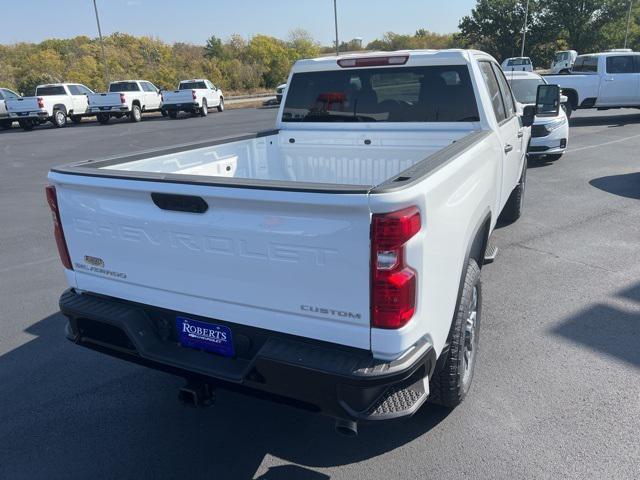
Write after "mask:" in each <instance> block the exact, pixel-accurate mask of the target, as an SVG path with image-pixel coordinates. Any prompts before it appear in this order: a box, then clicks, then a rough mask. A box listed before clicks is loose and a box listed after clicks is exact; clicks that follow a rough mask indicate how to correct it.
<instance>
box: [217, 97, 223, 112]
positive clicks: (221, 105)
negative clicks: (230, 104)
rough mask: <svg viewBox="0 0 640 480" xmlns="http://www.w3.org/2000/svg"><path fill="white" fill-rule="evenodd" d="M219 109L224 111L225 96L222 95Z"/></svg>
mask: <svg viewBox="0 0 640 480" xmlns="http://www.w3.org/2000/svg"><path fill="white" fill-rule="evenodd" d="M218 111H219V112H224V98H223V97H220V103H219V104H218Z"/></svg>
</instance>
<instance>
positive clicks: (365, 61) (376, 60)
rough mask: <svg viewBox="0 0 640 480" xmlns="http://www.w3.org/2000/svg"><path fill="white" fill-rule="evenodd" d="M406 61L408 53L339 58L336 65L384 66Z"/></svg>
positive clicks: (350, 66) (402, 63) (347, 66)
mask: <svg viewBox="0 0 640 480" xmlns="http://www.w3.org/2000/svg"><path fill="white" fill-rule="evenodd" d="M408 61H409V55H393V56H389V57H360V58H341V59H340V60H338V65H339V66H341V67H342V68H354V67H384V66H389V65H404V64H405V63H407V62H408Z"/></svg>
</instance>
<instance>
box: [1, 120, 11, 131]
mask: <svg viewBox="0 0 640 480" xmlns="http://www.w3.org/2000/svg"><path fill="white" fill-rule="evenodd" d="M12 124H13V121H11V120H3V121H2V122H0V128H2V130H9V129H10V128H11V125H12Z"/></svg>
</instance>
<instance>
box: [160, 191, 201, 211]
mask: <svg viewBox="0 0 640 480" xmlns="http://www.w3.org/2000/svg"><path fill="white" fill-rule="evenodd" d="M151 199H152V200H153V203H155V204H156V206H157V207H158V208H161V209H162V210H171V211H173V212H187V213H204V212H206V211H207V210H208V209H209V205H207V202H205V201H204V200H203V199H202V198H201V197H195V196H192V195H175V194H172V193H155V192H154V193H152V194H151Z"/></svg>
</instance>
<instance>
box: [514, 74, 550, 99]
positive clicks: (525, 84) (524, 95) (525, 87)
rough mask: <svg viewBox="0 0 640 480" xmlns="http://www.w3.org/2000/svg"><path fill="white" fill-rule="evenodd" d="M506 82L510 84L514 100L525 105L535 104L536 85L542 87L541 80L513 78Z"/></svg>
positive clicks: (542, 81) (542, 82)
mask: <svg viewBox="0 0 640 480" xmlns="http://www.w3.org/2000/svg"><path fill="white" fill-rule="evenodd" d="M507 80H508V82H509V83H510V84H511V90H512V91H513V95H514V96H515V97H516V100H517V101H518V102H520V103H523V104H525V105H527V104H533V103H536V95H537V93H538V85H544V83H545V82H544V80H542V79H541V78H514V79H509V75H507Z"/></svg>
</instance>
